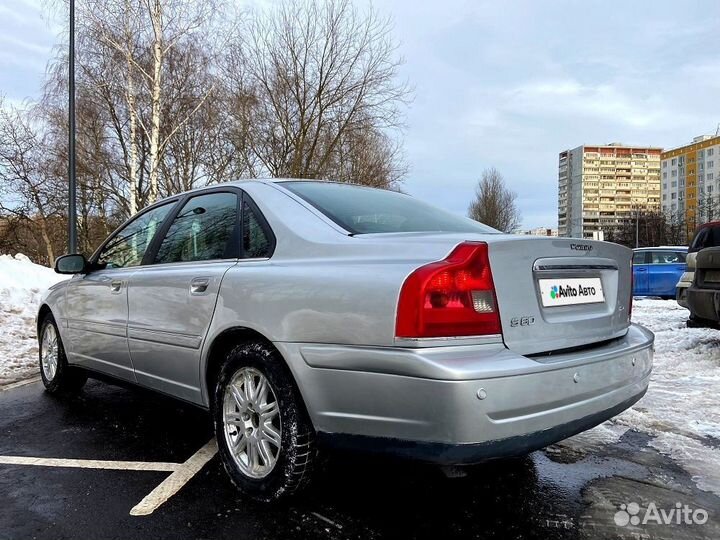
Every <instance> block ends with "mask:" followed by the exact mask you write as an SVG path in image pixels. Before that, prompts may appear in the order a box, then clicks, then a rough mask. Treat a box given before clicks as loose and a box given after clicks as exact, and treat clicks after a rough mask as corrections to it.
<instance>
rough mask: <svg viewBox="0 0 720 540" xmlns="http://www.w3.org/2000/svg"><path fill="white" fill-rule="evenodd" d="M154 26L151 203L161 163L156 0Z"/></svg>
mask: <svg viewBox="0 0 720 540" xmlns="http://www.w3.org/2000/svg"><path fill="white" fill-rule="evenodd" d="M150 18H151V19H152V26H153V33H154V38H153V48H152V56H153V76H152V83H151V84H152V98H151V99H152V103H151V111H152V112H151V119H150V124H151V126H150V174H149V176H150V203H153V202H155V201H156V200H157V196H158V172H159V171H158V169H159V164H160V98H161V94H160V90H161V89H160V84H161V76H162V57H163V51H162V5H161V3H160V0H155V2H154V3H153V7H152V10H151V12H150Z"/></svg>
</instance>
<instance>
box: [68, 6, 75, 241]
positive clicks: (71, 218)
mask: <svg viewBox="0 0 720 540" xmlns="http://www.w3.org/2000/svg"><path fill="white" fill-rule="evenodd" d="M68 60H69V62H68V93H69V96H68V98H69V99H68V251H69V252H70V253H77V209H76V206H75V202H76V191H77V188H76V183H75V0H70V49H69V51H68Z"/></svg>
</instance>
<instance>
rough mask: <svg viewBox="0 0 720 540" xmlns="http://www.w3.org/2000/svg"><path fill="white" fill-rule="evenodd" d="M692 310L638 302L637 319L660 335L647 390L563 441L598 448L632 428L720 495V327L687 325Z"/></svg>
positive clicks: (587, 448) (665, 303)
mask: <svg viewBox="0 0 720 540" xmlns="http://www.w3.org/2000/svg"><path fill="white" fill-rule="evenodd" d="M688 315H689V312H688V311H687V310H686V309H684V308H681V307H680V306H679V305H678V304H677V303H676V302H674V301H668V300H652V299H642V300H635V302H634V305H633V322H636V323H639V324H642V325H644V326H646V327H647V328H649V329H650V330H652V331H653V332H654V333H655V361H654V368H653V374H652V378H651V382H650V388H649V390H648V393H647V394H646V395H645V397H644V398H643V399H641V400H640V401H639V402H638V403H636V404H635V405H634V406H633V407H632V408H631V409H629V410H628V411H626V412H624V413H623V414H621V415H620V416H618V417H616V418H614V419H612V420H611V421H609V422H606V423H604V424H602V425H600V426H598V427H597V428H595V429H592V430H590V431H587V432H585V433H581V434H579V435H577V436H575V437H572V438H570V439H568V440H567V441H564V442H563V443H561V444H562V445H566V446H570V447H573V448H577V449H580V450H583V451H593V450H594V449H596V448H598V447H600V446H602V445H604V444H612V443H614V442H617V441H618V440H619V439H620V437H621V436H622V435H623V434H624V433H625V432H626V431H627V430H628V429H635V430H638V431H644V432H646V433H649V434H651V435H653V437H654V438H653V439H652V441H651V442H650V446H652V447H653V448H656V449H657V450H658V451H660V452H661V453H663V454H666V455H668V456H670V457H671V458H673V459H674V460H675V461H677V462H678V463H679V464H680V465H681V466H682V467H683V468H684V469H685V470H686V471H687V472H688V473H690V474H691V475H692V476H693V480H694V481H695V483H696V484H697V486H698V487H699V488H700V489H702V490H705V491H712V492H714V493H716V494H717V495H720V397H719V396H720V330H714V329H705V328H687V327H686V321H687V318H688Z"/></svg>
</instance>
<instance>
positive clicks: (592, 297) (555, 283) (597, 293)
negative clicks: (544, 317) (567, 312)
mask: <svg viewBox="0 0 720 540" xmlns="http://www.w3.org/2000/svg"><path fill="white" fill-rule="evenodd" d="M538 288H539V289H540V298H541V300H542V305H543V307H546V308H553V307H560V306H576V305H582V304H601V303H604V302H605V293H604V291H603V288H602V280H601V279H600V278H599V277H591V278H571V277H567V278H566V277H556V278H542V279H538Z"/></svg>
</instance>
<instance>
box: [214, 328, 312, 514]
mask: <svg viewBox="0 0 720 540" xmlns="http://www.w3.org/2000/svg"><path fill="white" fill-rule="evenodd" d="M212 414H213V423H214V425H215V436H216V439H217V443H218V452H219V454H220V458H221V459H222V462H223V465H224V466H225V470H226V471H227V473H228V475H229V476H230V479H231V480H232V482H233V484H234V485H235V486H236V487H237V488H238V489H239V491H240V492H241V493H243V494H244V495H246V496H249V497H251V498H253V499H256V500H258V501H262V502H273V501H277V500H279V499H282V498H285V497H287V496H289V495H291V494H293V493H296V492H298V491H299V490H301V489H302V488H304V487H305V486H306V485H307V484H308V482H309V480H310V477H311V473H312V469H313V465H314V462H315V460H316V449H315V430H314V429H313V426H312V423H311V422H310V419H309V417H308V414H307V412H306V410H305V406H304V404H303V402H302V398H301V397H300V392H299V391H298V389H297V387H296V385H295V383H294V380H293V378H292V375H291V373H290V370H289V369H288V367H287V366H286V364H285V363H284V361H283V359H282V358H281V357H280V355H279V353H278V352H277V351H276V350H275V349H273V348H272V347H270V346H269V345H266V344H264V343H262V342H249V343H243V344H239V345H237V346H235V347H234V348H233V349H231V350H230V351H229V352H228V353H227V355H226V356H225V359H224V361H223V364H222V366H221V368H220V374H219V377H218V381H217V384H216V386H215V392H214V395H213V400H212Z"/></svg>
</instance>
